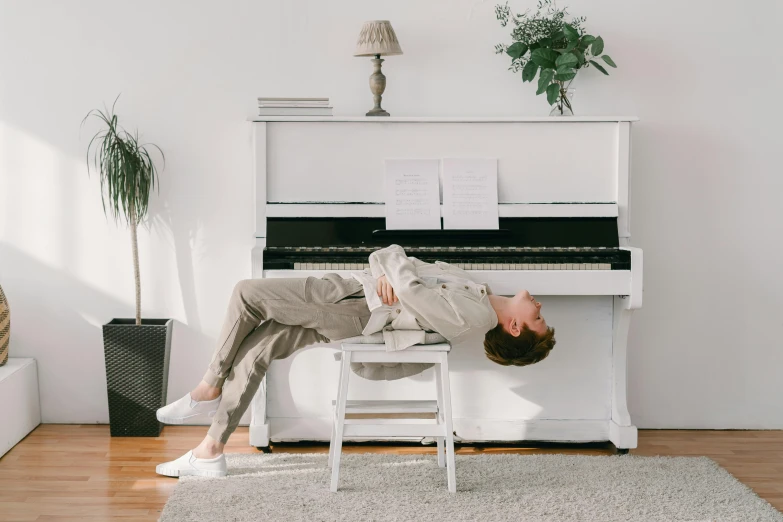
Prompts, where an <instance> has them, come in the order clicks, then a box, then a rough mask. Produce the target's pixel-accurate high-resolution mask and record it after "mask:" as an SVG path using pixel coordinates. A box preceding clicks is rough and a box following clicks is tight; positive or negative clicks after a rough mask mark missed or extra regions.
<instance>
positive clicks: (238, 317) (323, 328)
mask: <svg viewBox="0 0 783 522" xmlns="http://www.w3.org/2000/svg"><path fill="white" fill-rule="evenodd" d="M369 319H370V310H369V309H368V308H367V301H366V300H365V298H364V290H363V288H362V285H361V283H359V282H358V281H356V280H355V279H343V278H342V277H340V276H339V275H338V274H334V273H330V274H326V275H325V276H324V277H323V278H317V277H307V278H285V279H246V280H243V281H240V282H239V283H237V285H236V286H235V287H234V291H233V293H232V295H231V300H230V301H229V303H228V311H227V313H226V319H225V322H224V323H223V328H222V331H221V333H220V338H219V339H218V343H217V348H216V350H215V353H214V355H213V357H212V361H211V362H210V364H209V369H208V370H207V372H206V374H204V377H203V379H204V380H205V381H206V382H207V383H209V384H211V385H212V386H217V387H222V388H223V390H222V395H223V397H222V399H221V401H220V406H219V407H218V410H217V413H216V414H215V417H214V418H213V420H212V425H211V426H210V427H209V431H208V432H207V433H208V434H209V435H210V436H211V437H212V438H214V439H216V440H218V441H220V442H222V443H224V444H225V443H226V442H227V441H228V438H229V436H230V435H231V433H233V431H234V430H235V429H236V427H237V425H238V424H239V419H240V418H241V417H242V415H243V414H244V412H245V410H247V408H248V406H250V402H251V401H252V399H253V396H254V395H255V393H256V391H257V390H258V387H259V385H260V384H261V380H262V379H263V377H264V375H265V374H266V371H267V369H268V368H269V365H270V364H271V363H272V361H273V360H275V359H285V358H286V357H288V356H289V355H291V354H292V353H294V352H295V351H296V350H298V349H300V348H303V347H305V346H308V345H311V344H315V343H326V342H330V341H333V340H337V339H345V338H347V337H354V336H357V335H361V334H362V330H363V329H364V327H365V326H366V325H367V322H368V321H369Z"/></svg>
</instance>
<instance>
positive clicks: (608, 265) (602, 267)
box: [598, 263, 612, 270]
mask: <svg viewBox="0 0 783 522" xmlns="http://www.w3.org/2000/svg"><path fill="white" fill-rule="evenodd" d="M611 269H612V264H611V263H599V264H598V270H611Z"/></svg>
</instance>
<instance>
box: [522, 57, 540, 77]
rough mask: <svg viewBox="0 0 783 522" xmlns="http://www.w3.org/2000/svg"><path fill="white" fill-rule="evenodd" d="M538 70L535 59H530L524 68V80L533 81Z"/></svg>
mask: <svg viewBox="0 0 783 522" xmlns="http://www.w3.org/2000/svg"><path fill="white" fill-rule="evenodd" d="M537 72H538V65H536V63H535V62H534V61H533V60H528V62H527V64H526V65H525V68H524V69H522V81H523V82H532V81H533V78H535V77H536V73H537Z"/></svg>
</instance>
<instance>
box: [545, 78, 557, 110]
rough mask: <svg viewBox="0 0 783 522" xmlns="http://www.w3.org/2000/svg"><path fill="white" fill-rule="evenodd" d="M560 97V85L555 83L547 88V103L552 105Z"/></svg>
mask: <svg viewBox="0 0 783 522" xmlns="http://www.w3.org/2000/svg"><path fill="white" fill-rule="evenodd" d="M559 95H560V85H558V84H556V83H553V84H552V85H550V86H549V87H547V88H546V101H547V102H549V105H552V104H553V103H555V102H556V101H557V97H558V96H559Z"/></svg>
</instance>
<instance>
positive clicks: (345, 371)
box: [328, 334, 457, 493]
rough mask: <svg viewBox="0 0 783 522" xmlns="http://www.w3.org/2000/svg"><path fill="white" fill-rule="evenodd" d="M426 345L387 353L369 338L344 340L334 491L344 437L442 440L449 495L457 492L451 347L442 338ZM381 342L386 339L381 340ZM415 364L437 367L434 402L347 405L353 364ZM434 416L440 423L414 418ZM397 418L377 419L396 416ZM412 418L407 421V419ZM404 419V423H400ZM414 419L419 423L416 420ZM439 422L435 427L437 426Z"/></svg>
mask: <svg viewBox="0 0 783 522" xmlns="http://www.w3.org/2000/svg"><path fill="white" fill-rule="evenodd" d="M433 335H435V336H437V337H430V338H429V339H425V341H428V340H433V341H435V342H433V343H432V344H415V345H413V346H409V347H408V348H406V349H404V350H396V351H387V350H386V345H385V344H379V343H378V342H377V339H371V340H366V338H367V337H371V336H361V337H358V338H351V339H344V340H343V342H342V344H341V345H340V349H341V351H340V353H337V354H335V359H338V357H337V356H338V355H339V360H341V364H340V379H339V386H338V389H337V400H333V401H332V406H333V408H334V412H333V416H332V421H333V423H332V438H331V442H330V444H329V461H328V462H329V467H331V468H332V483H331V487H330V489H331V491H333V492H336V491H337V487H338V483H339V477H340V455H341V453H342V444H343V437H359V438H374V437H383V438H389V437H405V438H410V437H434V438H435V440H436V441H437V454H438V466H439V467H441V468H446V477H447V484H448V490H449V492H450V493H455V492H456V491H457V479H456V472H455V464H456V462H455V458H454V432H453V424H452V418H451V390H450V381H449V365H448V355H449V352H450V351H451V345H450V344H449V343H448V342H447V341H445V339H444V338H443V337H442V336H440V335H439V334H433ZM381 339H382V337H381ZM357 362H361V363H365V362H367V363H386V364H394V363H409V364H410V363H413V364H429V365H430V366H437V368H436V369H435V388H436V391H437V396H438V399H437V400H436V401H432V400H393V399H391V400H348V380H349V378H350V374H351V371H350V370H351V364H352V363H357ZM422 413H424V414H435V418H434V419H433V418H422V417H415V415H421V414H422ZM347 414H364V415H369V416H370V417H371V418H350V419H346V418H345V416H346V415H347ZM391 414H394V415H395V417H394V418H372V417H373V416H380V415H391ZM406 416H407V417H406ZM400 419H403V422H400ZM413 419H415V420H413ZM433 421H434V422H433Z"/></svg>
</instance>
